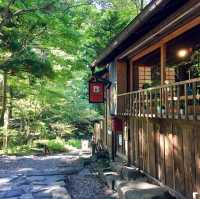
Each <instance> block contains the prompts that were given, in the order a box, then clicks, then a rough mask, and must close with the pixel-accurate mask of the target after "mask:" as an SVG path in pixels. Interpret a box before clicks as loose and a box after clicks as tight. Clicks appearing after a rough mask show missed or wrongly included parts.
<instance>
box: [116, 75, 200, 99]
mask: <svg viewBox="0 0 200 199" xmlns="http://www.w3.org/2000/svg"><path fill="white" fill-rule="evenodd" d="M198 81H199V82H200V77H198V78H194V79H191V80H185V81H180V82H176V83H172V84H165V85H160V86H154V87H150V88H146V89H140V90H137V91H131V92H127V93H122V94H118V95H117V96H124V95H129V94H134V93H140V92H144V91H151V90H156V89H160V88H168V87H171V86H179V85H184V84H192V83H195V82H198Z"/></svg>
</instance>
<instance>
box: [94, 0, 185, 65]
mask: <svg viewBox="0 0 200 199" xmlns="http://www.w3.org/2000/svg"><path fill="white" fill-rule="evenodd" d="M187 1H188V0H181V1H174V0H152V1H151V3H149V4H148V5H147V6H146V7H145V8H144V10H143V11H142V12H141V13H140V14H139V15H138V16H137V17H136V18H135V19H134V20H133V21H131V23H130V24H129V25H128V26H127V27H125V28H124V29H123V30H122V31H121V32H120V33H119V34H118V35H117V36H116V37H115V38H114V39H113V41H112V42H111V43H110V44H109V45H108V46H107V47H106V48H105V49H104V50H103V51H102V53H101V54H100V55H99V56H98V57H97V58H96V60H94V62H93V63H92V65H91V66H92V67H96V66H105V65H106V64H108V63H110V62H112V61H113V60H114V59H115V57H117V56H118V55H119V54H121V53H122V52H123V51H124V50H126V49H127V48H128V47H130V46H131V45H133V44H134V43H135V42H136V41H138V40H139V39H140V38H141V37H143V36H144V35H145V34H146V33H148V32H150V31H151V30H152V29H153V28H154V27H156V26H157V25H158V24H159V23H161V22H162V21H163V20H164V19H166V18H167V17H168V16H170V15H171V14H172V13H174V12H176V11H177V10H178V9H179V8H180V7H181V6H183V5H184V4H185V3H186V2H187Z"/></svg>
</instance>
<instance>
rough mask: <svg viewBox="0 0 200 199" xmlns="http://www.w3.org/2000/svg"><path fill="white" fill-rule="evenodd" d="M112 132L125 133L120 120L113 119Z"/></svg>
mask: <svg viewBox="0 0 200 199" xmlns="http://www.w3.org/2000/svg"><path fill="white" fill-rule="evenodd" d="M112 131H113V132H122V131H123V121H122V120H120V119H118V118H112Z"/></svg>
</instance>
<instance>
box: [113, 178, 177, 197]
mask: <svg viewBox="0 0 200 199" xmlns="http://www.w3.org/2000/svg"><path fill="white" fill-rule="evenodd" d="M117 192H118V194H119V198H120V199H174V197H172V196H170V194H169V193H168V191H167V190H165V189H164V188H161V187H159V186H157V185H154V184H150V183H147V182H140V181H129V182H126V183H121V184H120V185H119V186H118V189H117Z"/></svg>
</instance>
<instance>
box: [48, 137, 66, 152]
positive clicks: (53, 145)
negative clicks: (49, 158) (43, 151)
mask: <svg viewBox="0 0 200 199" xmlns="http://www.w3.org/2000/svg"><path fill="white" fill-rule="evenodd" d="M47 147H48V149H49V150H50V151H51V152H66V151H67V149H66V147H65V142H64V140H62V139H60V138H56V139H54V140H49V141H48V142H47Z"/></svg>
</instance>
